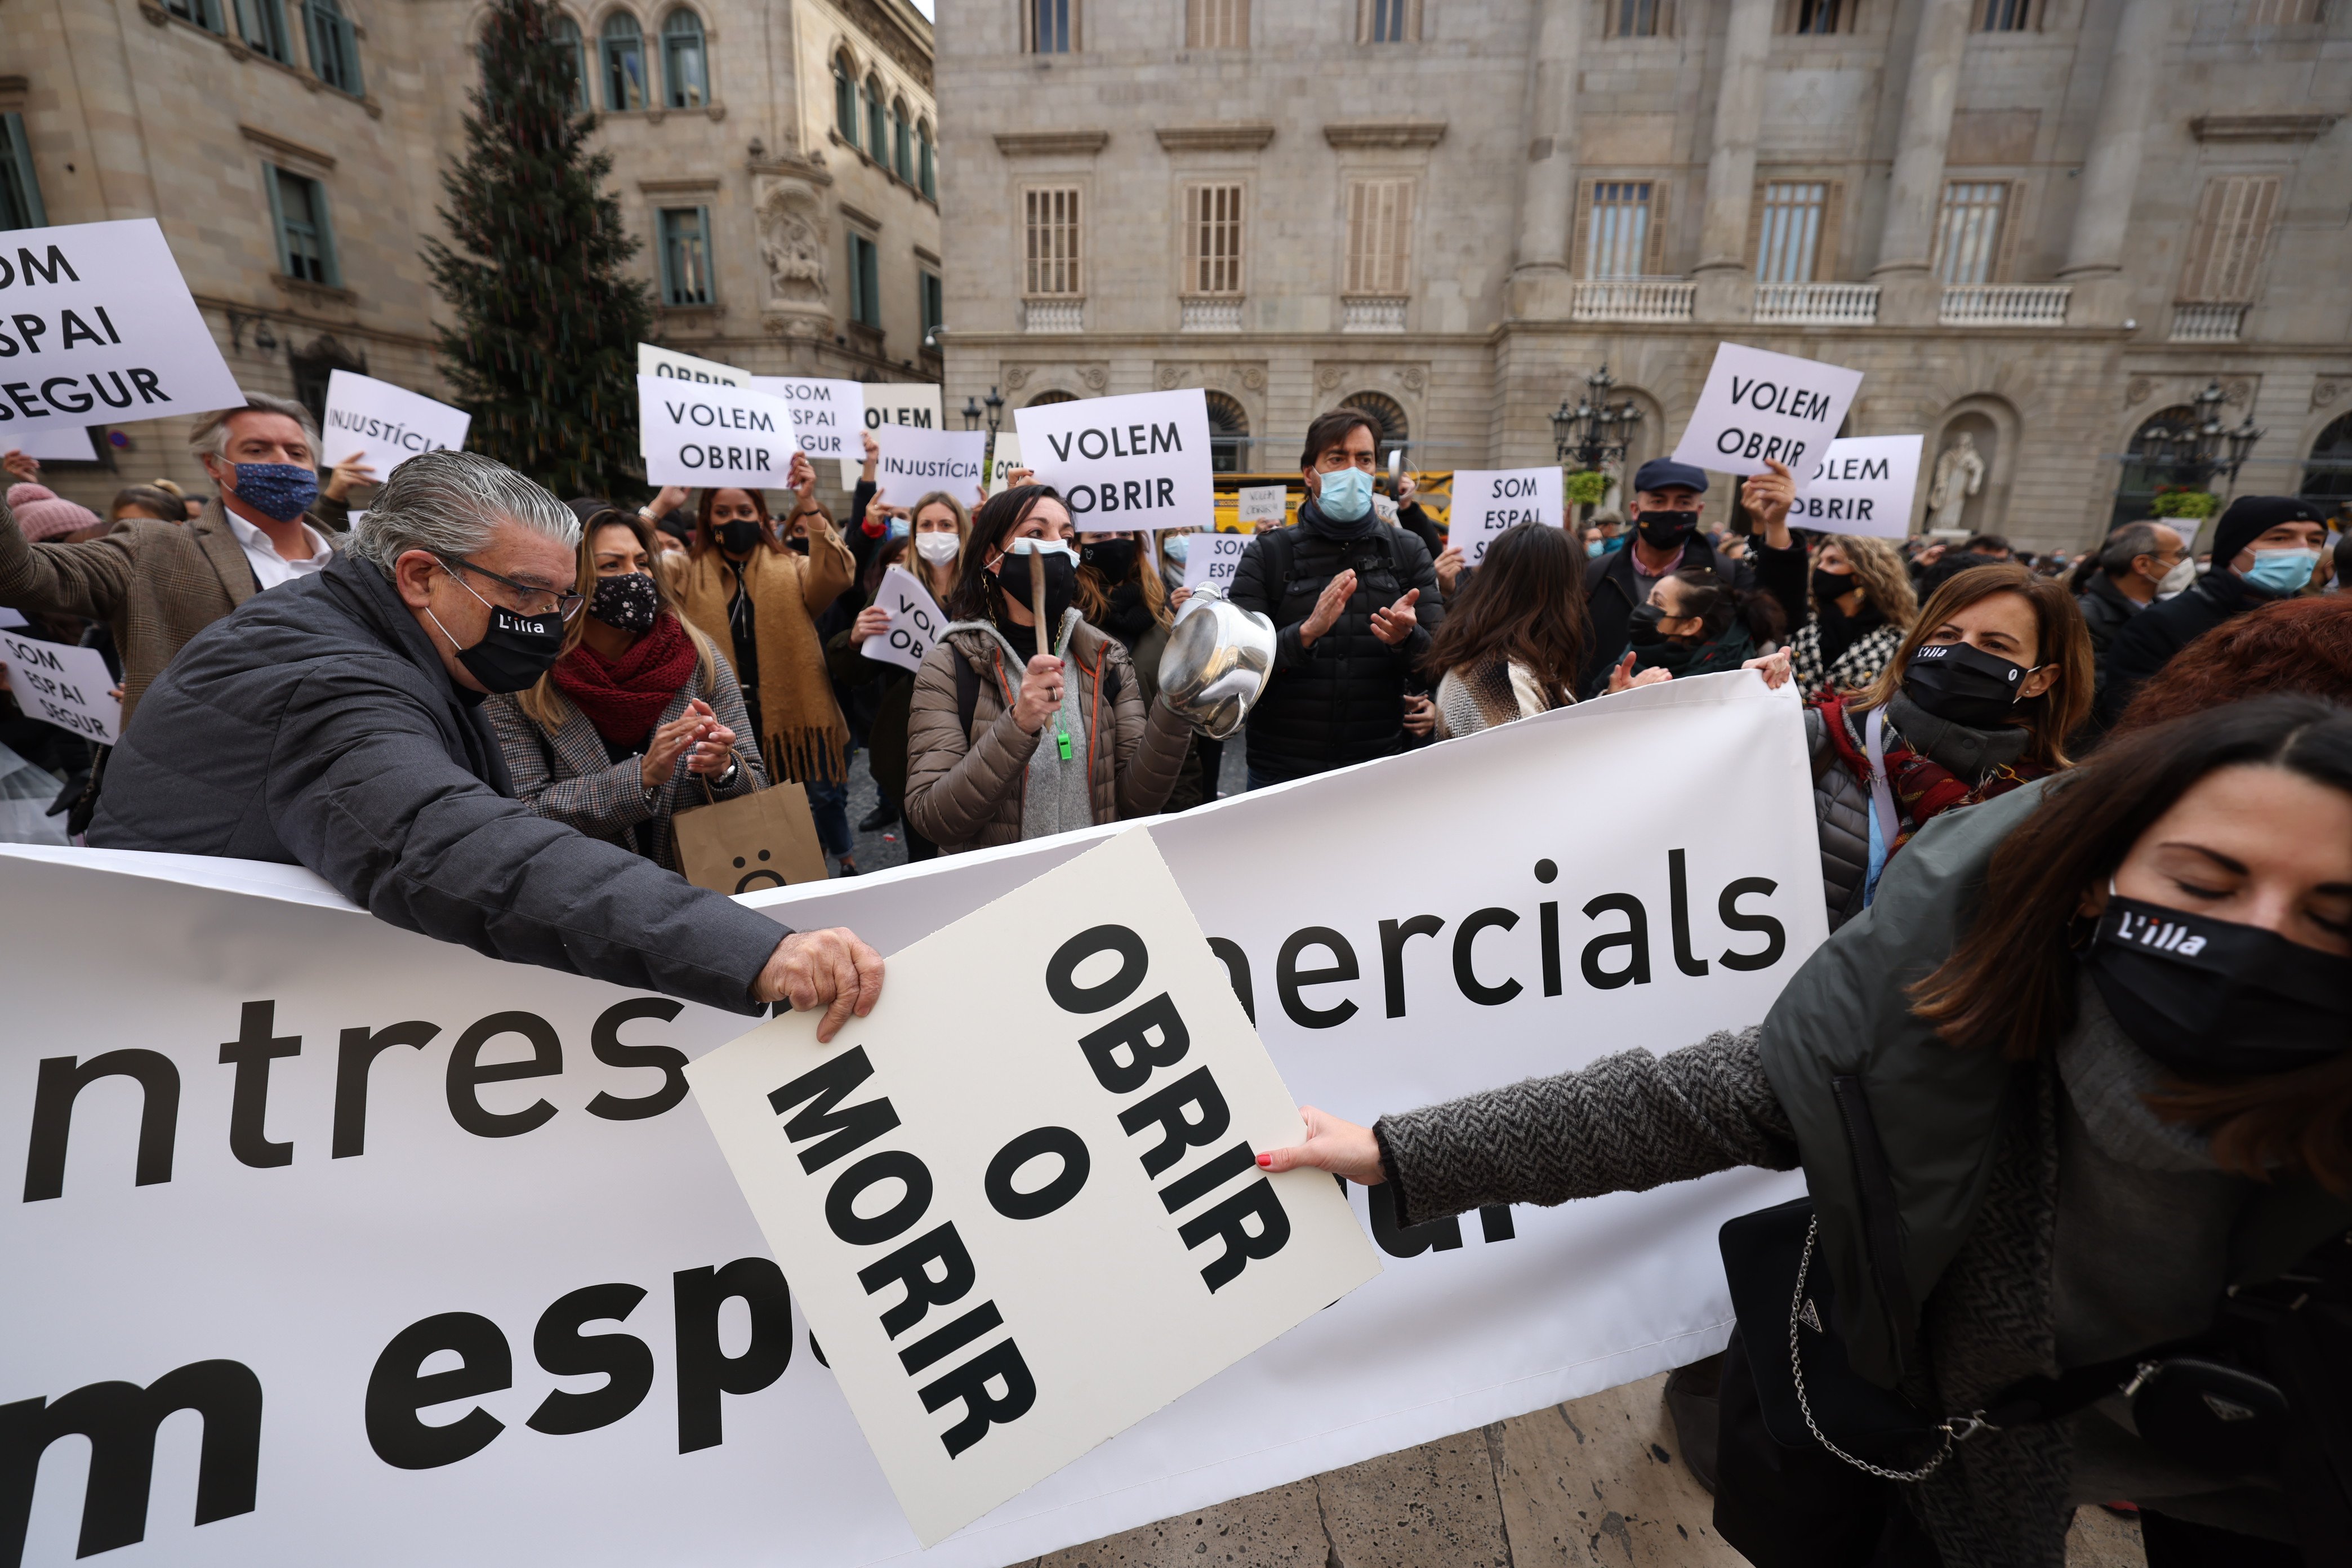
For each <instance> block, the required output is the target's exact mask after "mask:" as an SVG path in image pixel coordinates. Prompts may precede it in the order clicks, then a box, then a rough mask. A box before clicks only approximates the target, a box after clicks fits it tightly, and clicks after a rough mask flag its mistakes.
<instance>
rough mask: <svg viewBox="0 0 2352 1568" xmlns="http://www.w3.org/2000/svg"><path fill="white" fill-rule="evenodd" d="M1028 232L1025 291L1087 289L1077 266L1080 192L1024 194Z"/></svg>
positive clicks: (1070, 292)
mask: <svg viewBox="0 0 2352 1568" xmlns="http://www.w3.org/2000/svg"><path fill="white" fill-rule="evenodd" d="M1024 226H1025V227H1026V229H1027V231H1028V245H1027V261H1028V267H1027V271H1026V273H1025V275H1024V277H1023V279H1022V286H1021V287H1022V292H1023V293H1024V294H1030V295H1055V294H1061V295H1075V294H1083V293H1085V292H1086V287H1085V282H1084V279H1083V276H1082V275H1081V273H1080V272H1079V269H1078V193H1077V191H1076V188H1075V187H1072V186H1064V187H1062V188H1060V189H1056V190H1044V191H1030V192H1028V193H1026V194H1025V195H1024Z"/></svg>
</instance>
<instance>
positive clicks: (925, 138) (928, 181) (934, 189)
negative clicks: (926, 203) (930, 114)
mask: <svg viewBox="0 0 2352 1568" xmlns="http://www.w3.org/2000/svg"><path fill="white" fill-rule="evenodd" d="M938 162H939V160H938V157H937V155H936V154H935V153H933V152H932V149H931V122H930V121H928V120H926V121H923V122H922V123H921V124H920V125H918V126H916V127H915V185H916V188H917V189H918V190H919V191H921V192H922V193H923V195H926V196H928V197H929V198H930V199H931V200H932V201H938V200H939V199H940V180H939V169H938Z"/></svg>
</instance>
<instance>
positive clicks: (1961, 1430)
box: [1789, 1215, 1990, 1481]
mask: <svg viewBox="0 0 2352 1568" xmlns="http://www.w3.org/2000/svg"><path fill="white" fill-rule="evenodd" d="M1821 1229H1822V1222H1821V1218H1820V1216H1819V1215H1815V1216H1814V1218H1813V1222H1812V1224H1811V1225H1810V1226H1807V1227H1806V1229H1805V1256H1804V1258H1803V1259H1802V1260H1801V1261H1800V1262H1799V1263H1798V1265H1797V1289H1796V1294H1795V1295H1794V1296H1792V1297H1791V1298H1790V1301H1789V1375H1790V1377H1792V1378H1794V1379H1795V1380H1796V1384H1797V1408H1798V1409H1799V1410H1801V1411H1802V1412H1803V1413H1804V1417H1805V1430H1806V1431H1808V1432H1810V1433H1811V1434H1812V1435H1813V1441H1814V1442H1816V1443H1819V1444H1820V1445H1821V1446H1822V1447H1824V1448H1826V1449H1828V1450H1829V1451H1830V1452H1831V1453H1832V1454H1834V1455H1836V1456H1837V1457H1838V1458H1841V1459H1843V1460H1844V1461H1845V1462H1846V1463H1847V1464H1849V1465H1852V1466H1853V1468H1855V1469H1857V1470H1864V1471H1867V1472H1868V1473H1869V1474H1871V1475H1874V1476H1876V1477H1877V1478H1878V1479H1881V1480H1885V1481H1924V1480H1926V1479H1927V1478H1928V1477H1929V1476H1932V1475H1934V1474H1935V1473H1936V1471H1937V1469H1938V1468H1941V1467H1942V1465H1943V1463H1944V1461H1945V1460H1946V1459H1948V1458H1951V1457H1952V1445H1953V1444H1954V1443H1955V1442H1956V1441H1961V1440H1965V1439H1967V1438H1969V1437H1973V1436H1976V1435H1977V1434H1978V1433H1979V1432H1982V1431H1987V1430H1990V1423H1988V1422H1987V1421H1986V1420H1985V1418H1984V1415H1983V1413H1982V1412H1979V1413H1978V1414H1977V1415H1967V1416H1956V1417H1954V1418H1953V1419H1951V1420H1948V1421H1945V1422H1943V1423H1941V1424H1940V1425H1939V1426H1937V1428H1936V1429H1937V1431H1939V1432H1941V1433H1942V1434H1943V1435H1944V1440H1943V1443H1942V1444H1941V1445H1940V1446H1939V1447H1937V1449H1936V1452H1935V1454H1934V1456H1933V1457H1932V1458H1929V1459H1928V1461H1927V1463H1926V1464H1924V1465H1922V1466H1920V1467H1919V1468H1917V1469H1916V1470H1890V1469H1887V1468H1885V1467H1884V1466H1881V1465H1874V1464H1872V1463H1871V1462H1870V1461H1869V1460H1867V1459H1857V1458H1854V1457H1853V1455H1852V1454H1849V1453H1847V1452H1846V1451H1845V1450H1844V1449H1843V1448H1841V1447H1838V1446H1837V1445H1836V1444H1835V1443H1832V1442H1831V1441H1830V1439H1829V1435H1828V1434H1827V1433H1825V1432H1823V1431H1822V1428H1821V1425H1820V1423H1818V1422H1816V1421H1815V1420H1814V1419H1813V1406H1812V1402H1811V1400H1809V1399H1807V1398H1806V1397H1805V1358H1804V1354H1803V1352H1802V1351H1801V1349H1800V1348H1799V1343H1798V1340H1797V1325H1798V1324H1799V1323H1800V1322H1801V1321H1803V1315H1804V1310H1805V1280H1806V1279H1807V1277H1808V1276H1810V1275H1811V1272H1812V1268H1813V1240H1814V1238H1815V1237H1818V1236H1819V1235H1820V1234H1821Z"/></svg>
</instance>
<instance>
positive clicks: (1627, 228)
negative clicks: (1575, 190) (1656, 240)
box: [1584, 180, 1654, 278]
mask: <svg viewBox="0 0 2352 1568" xmlns="http://www.w3.org/2000/svg"><path fill="white" fill-rule="evenodd" d="M1653 194H1654V189H1653V187H1652V185H1651V184H1650V182H1649V181H1647V180H1596V181H1594V182H1593V184H1592V208H1591V213H1590V214H1589V215H1588V216H1587V217H1586V220H1585V230H1584V234H1585V240H1584V275H1585V276H1586V277H1587V278H1639V277H1642V276H1643V274H1644V273H1645V272H1647V270H1648V265H1647V264H1648V260H1649V256H1650V226H1651V223H1652V222H1653V218H1652V215H1651V205H1650V204H1651V198H1652V195H1653Z"/></svg>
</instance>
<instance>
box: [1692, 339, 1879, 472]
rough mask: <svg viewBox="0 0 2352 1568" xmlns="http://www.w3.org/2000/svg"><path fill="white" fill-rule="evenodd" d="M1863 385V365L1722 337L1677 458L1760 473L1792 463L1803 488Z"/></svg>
mask: <svg viewBox="0 0 2352 1568" xmlns="http://www.w3.org/2000/svg"><path fill="white" fill-rule="evenodd" d="M1861 385H1862V372H1860V371H1858V370H1847V369H1845V368H1844V367H1843V366H1842V365H1834V364H1823V363H1821V362H1819V361H1818V360H1809V359H1799V358H1797V357H1796V356H1794V355H1793V354H1776V353H1771V352H1770V351H1769V350H1767V349H1751V348H1748V347H1747V346H1745V345H1743V344H1740V343H1718V344H1717V345H1716V350H1715V363H1714V364H1713V365H1711V366H1710V367H1709V368H1708V370H1707V373H1706V386H1705V387H1704V388H1702V389H1701V390H1700V392H1699V395H1698V406H1697V408H1696V409H1694V410H1693V411H1692V413H1691V417H1690V423H1689V424H1688V425H1687V426H1685V427H1684V429H1683V438H1682V439H1681V440H1680V441H1678V442H1676V443H1675V462H1677V463H1688V464H1690V465H1691V466H1692V467H1693V468H1712V469H1714V470H1715V471H1716V472H1717V473H1719V474H1760V473H1763V472H1764V471H1765V468H1764V459H1765V458H1771V459H1772V460H1774V461H1775V462H1780V463H1785V464H1787V465H1788V466H1789V468H1790V470H1791V471H1792V472H1793V473H1794V475H1795V477H1796V485H1797V493H1798V494H1800V495H1802V494H1803V493H1804V491H1805V486H1806V485H1807V484H1808V483H1809V482H1810V481H1811V478H1812V474H1813V469H1814V468H1816V467H1817V466H1818V465H1819V463H1820V460H1821V456H1822V453H1823V452H1825V451H1827V450H1828V449H1829V444H1830V443H1831V442H1832V440H1834V439H1836V437H1837V433H1838V426H1840V425H1843V423H1844V422H1845V412H1846V410H1847V409H1848V408H1849V407H1851V406H1852V405H1853V395H1854V393H1855V391H1856V390H1857V389H1858V388H1860V387H1861Z"/></svg>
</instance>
